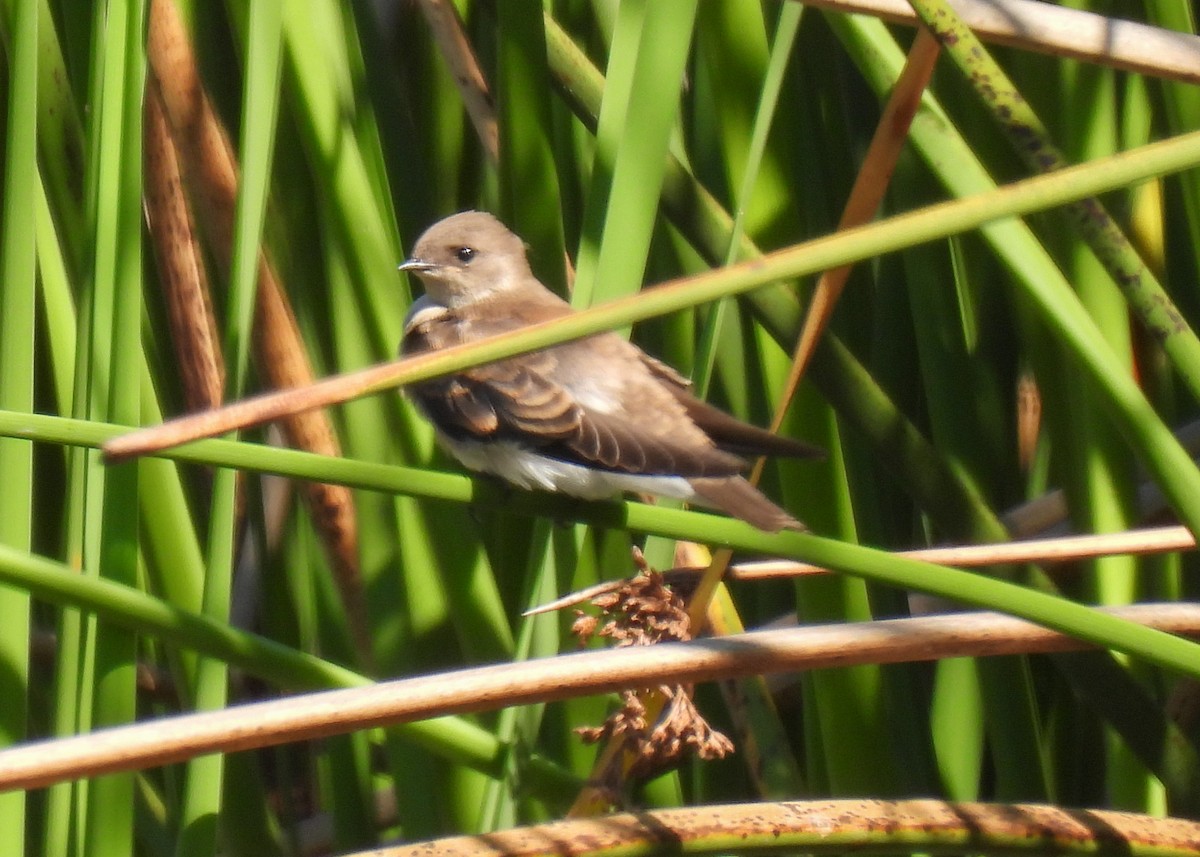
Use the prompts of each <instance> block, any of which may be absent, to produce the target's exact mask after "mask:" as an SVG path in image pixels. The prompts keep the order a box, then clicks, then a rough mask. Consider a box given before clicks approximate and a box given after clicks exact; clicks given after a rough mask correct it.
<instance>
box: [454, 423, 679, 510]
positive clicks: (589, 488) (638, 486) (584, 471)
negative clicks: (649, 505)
mask: <svg viewBox="0 0 1200 857" xmlns="http://www.w3.org/2000/svg"><path fill="white" fill-rule="evenodd" d="M438 441H439V442H440V443H441V444H442V446H443V447H445V448H446V450H447V451H448V452H449V453H450V454H451V455H453V456H454V457H455V458H457V459H458V460H459V461H461V462H462V463H463V465H464V466H465V467H467V468H468V469H470V470H476V471H480V472H483V473H491V474H493V475H494V476H499V477H500V478H501V479H504V480H505V481H507V482H511V483H512V484H514V485H516V486H518V487H521V488H530V489H538V490H541V491H556V492H560V493H562V494H570V495H571V496H572V497H579V498H581V499H584V500H603V499H606V498H608V497H612V496H614V495H615V494H618V493H620V492H622V491H634V492H638V493H645V494H657V495H658V496H660V497H674V498H676V499H678V500H691V499H692V498H693V497H694V496H695V494H696V492H695V489H693V488H692V486H691V484H689V483H688V481H687V480H686V479H684V478H683V477H682V476H636V475H633V474H629V473H609V472H607V471H603V470H592V469H590V468H587V467H583V466H581V465H578V464H571V463H569V462H566V461H558V460H557V459H553V458H547V457H545V456H543V455H538V454H537V453H535V452H530V451H529V450H528V449H524V448H522V447H521V446H519V445H518V444H516V443H513V442H511V441H494V442H492V443H479V442H477V441H457V440H453V439H451V438H448V437H445V436H444V435H442V434H441V433H439V434H438Z"/></svg>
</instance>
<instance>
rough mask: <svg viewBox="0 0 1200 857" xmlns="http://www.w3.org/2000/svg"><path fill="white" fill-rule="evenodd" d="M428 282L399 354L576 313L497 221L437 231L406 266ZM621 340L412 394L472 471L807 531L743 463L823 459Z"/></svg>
mask: <svg viewBox="0 0 1200 857" xmlns="http://www.w3.org/2000/svg"><path fill="white" fill-rule="evenodd" d="M400 270H402V271H411V272H412V273H414V274H416V275H417V276H418V277H420V278H421V281H422V282H423V283H424V284H425V295H424V296H423V297H421V298H419V299H418V300H416V301H415V302H414V303H413V305H412V308H411V309H410V310H409V313H408V318H407V319H406V320H405V324H404V341H403V343H402V345H401V353H403V354H420V353H422V352H426V351H437V350H439V349H442V348H448V347H450V346H452V345H460V344H462V343H467V342H476V341H478V340H480V339H483V338H484V337H487V336H493V335H495V334H499V333H504V332H506V331H510V330H515V329H518V328H522V327H525V326H527V325H530V324H534V323H536V322H540V321H546V320H548V319H554V318H560V317H562V316H565V315H569V314H570V313H571V312H572V309H571V307H570V305H569V304H567V303H566V302H565V301H564V300H562V299H561V298H559V297H558V296H557V295H555V294H554V293H553V292H551V291H550V290H549V289H547V288H546V287H545V286H543V285H542V284H541V283H540V282H538V280H537V278H536V277H534V275H533V272H532V271H531V270H530V269H529V263H528V262H527V261H526V259H525V245H524V244H523V243H522V242H521V239H520V238H518V237H517V236H516V235H514V234H513V233H512V232H510V231H509V230H508V229H506V228H505V226H504V224H502V223H501V222H500V221H499V220H497V219H496V218H495V217H493V216H492V215H490V214H486V213H483V212H478V211H467V212H463V213H461V214H455V215H453V216H451V217H447V218H446V219H445V220H442V221H439V222H438V223H435V224H434V225H433V226H431V227H430V228H429V229H428V230H426V232H425V234H424V235H422V236H421V237H420V239H418V241H417V244H416V247H415V248H414V251H413V254H412V257H411V258H410V259H409V260H408V261H406V262H405V263H404V264H402V265H401V266H400ZM688 386H689V384H688V381H687V379H685V378H683V377H682V376H681V375H679V374H678V373H677V372H675V371H674V370H673V369H671V368H670V367H669V366H667V365H666V364H664V363H660V362H659V361H658V360H655V359H654V358H653V357H650V356H649V355H648V354H646V353H645V352H643V351H642V350H641V349H640V348H638V347H637V346H636V345H633V344H631V343H629V342H627V341H626V340H624V339H622V338H621V337H620V336H618V335H617V334H615V333H601V334H596V335H594V336H589V337H587V338H585V339H580V340H576V341H574V342H568V343H565V344H563V345H555V346H553V347H550V348H546V349H544V350H542V351H536V352H533V353H530V354H523V355H520V356H517V357H510V358H508V359H506V360H500V361H497V362H495V363H489V364H487V365H484V366H476V367H474V368H472V369H467V370H465V371H462V372H459V373H457V374H454V375H449V376H446V377H442V378H436V379H434V380H432V381H424V382H421V383H419V384H414V385H413V386H411V387H410V388H409V393H410V395H411V396H412V397H413V398H414V399H415V401H416V402H417V404H418V406H419V407H420V408H421V410H422V411H424V413H425V415H426V416H427V417H428V418H429V420H430V421H431V422H432V423H433V425H434V427H435V429H436V430H437V435H438V439H439V441H440V442H441V443H442V445H443V446H444V447H445V448H446V449H447V450H448V451H449V452H450V453H451V454H453V455H454V457H455V458H457V459H458V460H459V461H460V462H462V463H463V464H464V465H466V466H467V467H468V468H470V469H471V470H476V471H483V472H485V473H491V474H494V475H496V476H500V477H502V478H504V479H505V480H507V481H508V482H511V483H513V484H515V485H518V486H520V487H522V488H538V489H542V490H545V491H558V492H562V493H564V494H570V495H573V496H575V497H582V498H585V499H591V500H596V499H601V498H607V497H612V496H613V495H615V494H617V493H618V492H621V491H634V492H644V493H647V494H657V495H660V496H664V497H674V498H677V499H680V500H689V501H692V502H695V503H699V504H701V505H707V506H715V507H718V508H720V509H724V510H725V511H726V512H728V513H729V514H731V515H734V516H735V517H738V518H741V519H742V520H744V521H747V522H748V523H750V524H753V525H754V526H756V527H758V528H759V529H762V530H767V531H769V532H776V531H778V530H780V529H783V528H784V527H789V528H793V529H802V525H801V524H800V523H799V522H798V521H797V520H796V519H795V518H793V517H792V516H791V515H789V514H788V513H787V512H785V511H784V510H783V509H780V508H779V507H778V506H776V505H775V504H774V503H772V502H771V501H770V500H768V499H767V498H766V497H764V496H763V495H762V494H761V493H759V491H758V490H757V489H755V488H754V486H752V485H751V484H750V483H749V482H747V481H746V480H745V479H743V478H742V476H741V475H740V474H741V472H742V471H743V470H744V469H745V467H746V462H745V461H744V460H743V459H742V458H741V457H740V456H741V455H786V456H797V457H817V456H820V455H822V452H821V451H820V450H818V449H816V448H814V447H811V446H808V445H807V444H804V443H800V442H799V441H795V440H791V439H789V438H783V437H779V436H778V435H774V434H771V433H770V432H767V431H764V430H762V429H760V428H757V427H755V426H751V425H747V424H746V423H743V422H741V421H739V420H737V419H735V418H734V417H732V416H730V415H729V414H726V413H724V412H723V411H719V410H717V409H716V408H714V407H712V406H711V405H708V404H706V403H704V402H702V401H700V400H699V399H697V398H696V397H695V396H693V395H692V394H691V393H690V392H688Z"/></svg>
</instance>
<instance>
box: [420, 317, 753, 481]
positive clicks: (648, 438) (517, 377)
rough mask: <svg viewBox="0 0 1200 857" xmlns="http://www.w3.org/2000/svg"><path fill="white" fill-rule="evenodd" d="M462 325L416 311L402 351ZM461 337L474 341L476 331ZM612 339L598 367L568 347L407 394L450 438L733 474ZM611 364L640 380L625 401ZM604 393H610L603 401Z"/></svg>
mask: <svg viewBox="0 0 1200 857" xmlns="http://www.w3.org/2000/svg"><path fill="white" fill-rule="evenodd" d="M462 325H463V320H462V319H461V318H457V317H456V316H455V315H454V314H453V313H451V312H449V311H446V312H443V313H427V314H425V315H424V316H420V315H419V316H417V317H415V318H414V319H413V323H410V326H409V329H408V330H407V331H406V332H405V341H404V352H405V353H419V352H422V351H427V350H437V349H440V348H445V347H448V346H450V345H454V344H458V342H459V341H461V340H462V339H463V338H464V332H463V328H462ZM518 326H519V325H518ZM489 332H495V331H489ZM467 336H469V338H471V339H474V338H477V336H478V332H477V331H475V332H472V333H471V334H467ZM614 340H615V341H616V342H622V346H613V347H614V348H615V349H616V352H615V353H613V354H609V355H607V357H608V358H609V359H608V360H605V361H604V362H603V365H600V366H598V365H596V362H595V361H593V360H591V359H590V358H589V355H590V354H591V352H590V351H589V350H588V349H587V348H583V349H581V348H580V347H579V343H568V344H567V345H564V346H556V347H554V348H548V349H545V350H543V351H538V352H534V353H531V354H524V355H521V356H519V357H514V358H510V359H508V360H501V361H497V362H495V363H489V364H486V365H483V366H476V367H472V368H470V369H467V370H464V371H462V372H459V373H456V374H454V375H450V376H447V377H443V378H436V379H433V380H431V381H424V382H421V383H419V384H415V385H413V386H412V387H410V388H409V393H410V395H412V396H413V397H414V398H415V399H416V400H417V402H418V403H419V404H420V405H421V407H422V409H423V410H424V411H425V412H426V414H427V415H428V416H429V418H430V420H432V421H433V423H434V424H435V425H436V426H437V427H438V428H439V430H441V431H442V432H443V433H445V434H447V435H448V436H450V437H452V438H455V439H456V440H467V439H471V440H478V441H484V442H487V441H497V440H513V441H519V442H521V443H522V444H525V445H527V446H530V447H533V448H536V449H537V450H538V451H539V452H541V453H542V454H544V455H547V456H549V457H552V458H556V459H559V460H562V461H568V462H571V463H574V464H581V465H584V466H586V467H594V468H598V469H603V470H611V471H616V472H621V473H630V474H638V475H641V474H646V475H650V474H671V475H676V476H684V477H716V476H726V475H732V474H735V473H739V472H741V470H742V469H743V468H744V467H745V462H744V461H743V460H742V459H741V458H739V457H738V456H736V455H732V454H730V453H728V452H724V451H722V450H719V449H717V447H716V446H715V445H714V444H713V443H712V442H711V441H710V440H709V439H708V437H707V436H706V435H705V434H704V433H703V432H702V431H700V430H699V429H697V428H696V427H695V426H694V425H692V423H691V421H690V420H689V419H688V418H687V416H686V414H685V412H684V410H683V408H682V407H681V406H680V405H679V403H678V402H677V401H676V399H675V397H674V396H672V395H671V394H670V393H668V392H667V391H666V389H665V388H664V387H663V385H662V384H661V383H659V382H658V381H657V380H656V379H653V378H651V377H650V375H649V373H647V372H646V370H645V369H643V368H642V367H641V365H640V363H638V362H637V361H636V360H635V361H634V364H633V365H632V366H630V365H628V364H627V363H626V362H625V361H627V360H628V359H629V355H630V354H631V353H632V352H628V351H626V350H625V349H624V348H623V345H624V343H623V341H622V340H619V339H616V338H615V337H614ZM590 344H592V345H594V344H595V343H590ZM601 344H602V345H603V344H605V343H601ZM608 344H611V343H608ZM618 370H628V372H629V373H631V374H632V376H633V378H632V380H633V381H634V382H641V383H637V384H636V386H637V387H638V389H637V390H635V393H636V395H635V397H634V400H633V401H632V402H630V401H626V399H627V398H628V397H627V396H624V395H623V391H624V388H623V387H622V386H621V385H620V384H616V383H615V382H614V381H613V376H614V375H617V376H623V374H624V373H622V372H620V371H618ZM559 379H562V380H561V381H560V380H559ZM610 394H614V395H615V396H616V397H615V398H613V399H612V400H611V401H609V399H607V398H606V397H607V396H609V395H610ZM631 404H632V405H633V406H634V410H633V411H631V410H630V408H629V406H630V405H631Z"/></svg>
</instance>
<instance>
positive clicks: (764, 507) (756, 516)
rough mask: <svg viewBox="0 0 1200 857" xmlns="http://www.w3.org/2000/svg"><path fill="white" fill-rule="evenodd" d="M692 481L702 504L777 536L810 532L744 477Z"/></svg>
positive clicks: (698, 499)
mask: <svg viewBox="0 0 1200 857" xmlns="http://www.w3.org/2000/svg"><path fill="white" fill-rule="evenodd" d="M688 481H689V482H690V483H691V485H692V487H693V488H694V489H695V490H696V500H697V501H698V502H700V503H702V504H704V505H706V506H713V507H716V508H718V509H722V510H724V511H726V512H728V513H729V514H731V515H733V516H734V517H735V518H741V519H742V520H743V521H745V522H746V523H747V524H751V525H752V526H755V527H758V528H759V529H760V530H763V531H765V532H768V533H777V532H779V531H780V530H783V529H788V530H807V529H808V528H807V527H806V526H804V524H802V523H800V522H799V521H797V520H796V519H795V518H793V517H792V516H791V515H789V514H788V513H787V512H785V511H784V510H783V509H780V508H779V507H778V506H776V505H775V504H774V503H772V502H771V501H770V500H768V499H767V498H766V497H765V496H764V495H763V494H762V492H761V491H759V490H758V489H757V488H755V487H754V486H753V485H751V484H750V483H749V482H747V481H746V480H745V479H743V478H742V477H740V476H726V477H720V478H716V477H714V478H695V479H689V480H688Z"/></svg>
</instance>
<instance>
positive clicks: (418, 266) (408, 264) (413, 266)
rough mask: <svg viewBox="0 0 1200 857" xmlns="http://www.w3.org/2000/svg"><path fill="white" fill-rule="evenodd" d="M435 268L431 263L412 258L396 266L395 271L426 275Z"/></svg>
mask: <svg viewBox="0 0 1200 857" xmlns="http://www.w3.org/2000/svg"><path fill="white" fill-rule="evenodd" d="M436 268H437V265H435V264H433V263H432V262H426V261H425V260H423V259H418V258H416V257H413V258H412V259H406V260H405V261H403V262H401V263H400V264H399V265H397V266H396V270H398V271H411V272H412V273H414V274H427V273H429V272H430V271H432V270H434V269H436Z"/></svg>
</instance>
